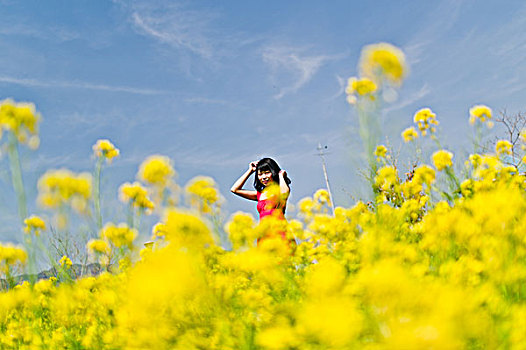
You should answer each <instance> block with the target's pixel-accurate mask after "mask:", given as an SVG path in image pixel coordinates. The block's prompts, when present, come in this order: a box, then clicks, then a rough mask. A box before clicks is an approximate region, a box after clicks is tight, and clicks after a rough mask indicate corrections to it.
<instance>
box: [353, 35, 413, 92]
mask: <svg viewBox="0 0 526 350" xmlns="http://www.w3.org/2000/svg"><path fill="white" fill-rule="evenodd" d="M358 66H359V69H360V73H361V75H362V76H364V77H368V78H370V79H372V80H374V81H376V82H379V81H380V82H381V81H382V80H383V79H385V80H387V81H388V82H389V83H391V84H393V85H397V86H398V85H400V84H401V83H402V80H403V79H404V77H405V76H406V75H407V71H408V68H407V66H406V63H405V55H404V53H403V52H402V50H400V49H399V48H397V47H395V46H393V45H391V44H387V43H379V44H372V45H368V46H366V47H364V49H363V50H362V53H361V56H360V62H359V64H358Z"/></svg>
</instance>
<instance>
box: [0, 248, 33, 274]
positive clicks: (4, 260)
mask: <svg viewBox="0 0 526 350" xmlns="http://www.w3.org/2000/svg"><path fill="white" fill-rule="evenodd" d="M26 261H27V253H26V252H25V250H24V249H22V248H21V247H17V246H14V245H12V244H10V243H8V244H2V243H0V272H3V273H6V272H7V271H8V270H9V269H10V268H11V267H13V266H15V265H24V264H25V263H26Z"/></svg>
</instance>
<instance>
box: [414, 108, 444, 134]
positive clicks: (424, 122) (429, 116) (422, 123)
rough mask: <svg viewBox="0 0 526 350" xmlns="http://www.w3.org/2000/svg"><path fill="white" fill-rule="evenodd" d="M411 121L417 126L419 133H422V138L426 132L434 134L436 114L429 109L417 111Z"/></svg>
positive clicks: (436, 122)
mask: <svg viewBox="0 0 526 350" xmlns="http://www.w3.org/2000/svg"><path fill="white" fill-rule="evenodd" d="M413 121H414V122H415V123H416V124H417V126H418V129H420V132H422V136H426V134H427V131H428V130H429V132H430V133H432V134H433V133H435V131H436V127H435V126H436V125H438V120H437V119H436V114H435V113H433V112H432V111H431V109H429V108H422V109H420V110H418V111H417V112H416V113H415V115H414V117H413Z"/></svg>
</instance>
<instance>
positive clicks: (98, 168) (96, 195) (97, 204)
mask: <svg viewBox="0 0 526 350" xmlns="http://www.w3.org/2000/svg"><path fill="white" fill-rule="evenodd" d="M103 161H104V157H102V156H100V157H99V158H98V159H97V163H96V165H95V187H94V189H93V203H94V206H95V220H96V221H97V229H98V230H99V231H100V229H101V228H102V214H101V209H100V178H101V173H102V162H103Z"/></svg>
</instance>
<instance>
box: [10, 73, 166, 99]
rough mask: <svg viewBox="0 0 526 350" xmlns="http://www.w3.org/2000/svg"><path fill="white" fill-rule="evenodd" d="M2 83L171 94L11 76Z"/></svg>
mask: <svg viewBox="0 0 526 350" xmlns="http://www.w3.org/2000/svg"><path fill="white" fill-rule="evenodd" d="M0 83H8V84H16V85H22V86H29V87H42V88H77V89H88V90H103V91H110V92H125V93H130V94H139V95H162V94H167V93H169V92H168V91H163V90H154V89H142V88H135V87H129V86H117V85H105V84H93V83H88V82H82V81H53V80H48V81H42V80H38V79H27V78H16V77H9V76H0Z"/></svg>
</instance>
